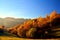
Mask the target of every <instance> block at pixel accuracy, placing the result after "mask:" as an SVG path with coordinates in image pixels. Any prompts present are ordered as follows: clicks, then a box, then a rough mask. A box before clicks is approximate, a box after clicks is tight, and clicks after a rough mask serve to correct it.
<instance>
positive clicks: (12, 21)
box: [0, 17, 28, 27]
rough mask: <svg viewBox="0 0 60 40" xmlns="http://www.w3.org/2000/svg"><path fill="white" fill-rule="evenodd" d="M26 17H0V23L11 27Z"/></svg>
mask: <svg viewBox="0 0 60 40" xmlns="http://www.w3.org/2000/svg"><path fill="white" fill-rule="evenodd" d="M27 20H28V19H23V18H12V17H6V18H0V25H1V26H5V27H12V26H15V25H17V24H22V23H24V22H25V21H27Z"/></svg>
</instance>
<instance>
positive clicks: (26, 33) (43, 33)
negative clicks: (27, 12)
mask: <svg viewBox="0 0 60 40" xmlns="http://www.w3.org/2000/svg"><path fill="white" fill-rule="evenodd" d="M7 31H8V32H9V33H12V34H15V35H17V36H18V37H21V38H34V39H36V38H38V39H39V38H59V37H60V14H58V13H57V12H56V11H53V12H52V13H51V14H50V15H49V16H48V15H46V17H45V18H42V17H38V18H35V19H31V20H28V21H26V22H24V23H23V24H21V25H16V26H14V27H11V28H8V30H7Z"/></svg>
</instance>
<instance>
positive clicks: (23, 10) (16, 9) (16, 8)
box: [0, 0, 60, 18]
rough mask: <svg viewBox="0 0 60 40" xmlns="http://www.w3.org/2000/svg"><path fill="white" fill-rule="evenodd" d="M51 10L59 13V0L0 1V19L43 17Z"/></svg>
mask: <svg viewBox="0 0 60 40" xmlns="http://www.w3.org/2000/svg"><path fill="white" fill-rule="evenodd" d="M53 10H56V11H57V12H58V13H60V0H0V17H16V18H36V17H38V16H42V17H45V15H46V14H48V15H49V14H50V13H51V12H52V11H53Z"/></svg>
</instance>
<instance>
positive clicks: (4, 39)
mask: <svg viewBox="0 0 60 40" xmlns="http://www.w3.org/2000/svg"><path fill="white" fill-rule="evenodd" d="M0 40H60V39H26V38H17V37H11V36H10V37H8V36H0Z"/></svg>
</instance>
